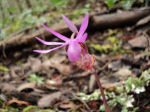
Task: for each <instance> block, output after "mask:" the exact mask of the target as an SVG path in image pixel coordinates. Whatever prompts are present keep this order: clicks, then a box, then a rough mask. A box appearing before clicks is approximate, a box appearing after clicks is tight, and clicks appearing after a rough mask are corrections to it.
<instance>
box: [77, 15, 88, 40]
mask: <svg viewBox="0 0 150 112" xmlns="http://www.w3.org/2000/svg"><path fill="white" fill-rule="evenodd" d="M88 21H89V20H88V13H86V14H85V17H84V20H83V22H82V24H81V27H80V30H79V33H78V35H77V37H76V38H77V39H81V38H82V35H83V34H84V32H85V30H86V28H87V26H88Z"/></svg>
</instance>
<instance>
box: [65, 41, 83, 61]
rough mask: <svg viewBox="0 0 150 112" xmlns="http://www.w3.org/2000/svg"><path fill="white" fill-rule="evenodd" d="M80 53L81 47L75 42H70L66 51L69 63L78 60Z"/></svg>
mask: <svg viewBox="0 0 150 112" xmlns="http://www.w3.org/2000/svg"><path fill="white" fill-rule="evenodd" d="M80 53H81V46H80V44H78V43H77V42H70V43H69V46H68V49H67V55H68V58H69V60H70V61H71V62H74V61H76V60H78V59H79V57H80Z"/></svg>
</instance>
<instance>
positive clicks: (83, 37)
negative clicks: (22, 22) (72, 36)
mask: <svg viewBox="0 0 150 112" xmlns="http://www.w3.org/2000/svg"><path fill="white" fill-rule="evenodd" d="M87 35H88V34H87V33H85V34H84V35H83V36H82V38H81V39H80V40H79V41H78V42H82V43H83V42H85V40H86V38H87Z"/></svg>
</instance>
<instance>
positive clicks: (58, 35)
mask: <svg viewBox="0 0 150 112" xmlns="http://www.w3.org/2000/svg"><path fill="white" fill-rule="evenodd" d="M42 25H43V27H44V28H45V29H46V30H48V31H49V32H51V33H52V34H53V35H55V36H56V37H58V38H60V39H61V40H64V41H68V40H70V39H69V38H67V37H66V36H63V35H61V34H60V33H57V32H55V31H53V30H51V29H50V28H48V27H47V26H45V25H44V24H42Z"/></svg>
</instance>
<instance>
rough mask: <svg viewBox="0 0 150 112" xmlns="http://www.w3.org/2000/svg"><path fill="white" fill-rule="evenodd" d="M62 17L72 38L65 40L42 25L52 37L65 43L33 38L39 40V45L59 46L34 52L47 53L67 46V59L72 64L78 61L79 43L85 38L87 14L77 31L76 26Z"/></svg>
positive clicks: (64, 37)
mask: <svg viewBox="0 0 150 112" xmlns="http://www.w3.org/2000/svg"><path fill="white" fill-rule="evenodd" d="M62 17H63V19H64V20H65V22H66V24H67V25H68V27H69V29H70V30H71V31H72V32H73V34H72V38H67V37H66V36H63V35H61V34H59V33H57V32H55V31H53V30H51V29H50V28H48V27H47V26H45V25H43V27H44V28H45V29H46V30H48V31H49V32H51V33H52V34H53V35H55V36H56V37H58V38H60V39H61V40H63V41H65V42H64V43H63V42H46V41H45V40H42V39H40V38H38V37H35V38H36V39H37V40H39V41H40V42H41V43H43V44H45V45H60V46H58V47H55V48H52V49H49V50H34V52H37V53H49V52H51V51H54V50H57V49H59V48H61V47H64V46H67V45H68V49H67V55H68V58H69V60H70V61H71V62H74V61H76V60H78V59H79V57H80V53H81V46H80V44H79V43H83V42H84V41H85V40H86V38H87V33H84V32H85V30H86V28H87V26H88V13H86V14H85V17H84V20H83V22H82V24H81V27H80V30H79V31H78V30H77V28H76V26H75V25H74V24H73V23H72V22H71V21H70V20H69V19H68V18H67V17H65V16H64V15H62ZM74 36H76V38H75V39H74Z"/></svg>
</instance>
